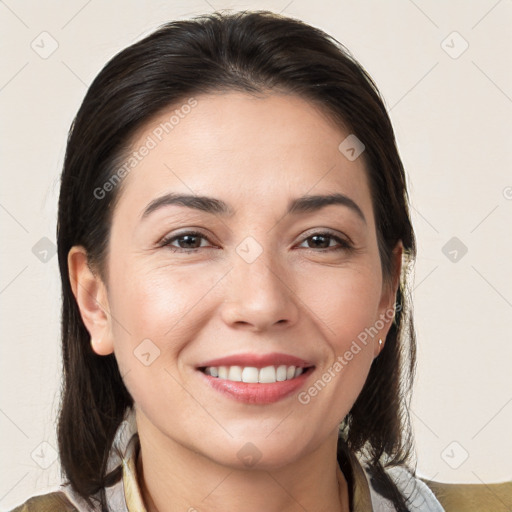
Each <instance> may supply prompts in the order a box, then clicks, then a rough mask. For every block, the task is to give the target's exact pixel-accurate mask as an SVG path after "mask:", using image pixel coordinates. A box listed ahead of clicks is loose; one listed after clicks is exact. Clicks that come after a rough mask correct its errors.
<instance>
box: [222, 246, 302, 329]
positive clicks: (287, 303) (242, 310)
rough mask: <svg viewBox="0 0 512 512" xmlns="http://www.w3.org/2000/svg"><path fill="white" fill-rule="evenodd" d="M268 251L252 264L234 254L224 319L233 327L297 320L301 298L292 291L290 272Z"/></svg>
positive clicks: (262, 326)
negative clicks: (268, 254)
mask: <svg viewBox="0 0 512 512" xmlns="http://www.w3.org/2000/svg"><path fill="white" fill-rule="evenodd" d="M265 253H266V251H264V252H263V253H262V254H261V255H260V256H259V257H258V258H257V259H256V261H253V262H252V263H247V262H246V261H244V260H243V259H242V258H240V257H235V262H234V265H233V268H232V269H231V271H230V272H229V273H228V275H227V276H226V283H225V288H224V294H225V300H224V302H223V304H222V318H223V320H224V322H225V323H226V324H228V325H229V326H231V327H237V326H238V327H241V326H243V327H245V328H246V329H249V330H251V331H265V330H268V329H271V328H272V327H273V326H282V327H284V326H288V327H290V326H291V325H293V324H295V323H296V322H297V319H298V316H299V304H300V301H299V299H298V297H297V295H296V294H295V292H294V291H293V288H292V283H291V282H290V281H291V278H290V272H285V271H284V269H283V268H282V267H280V266H279V265H277V264H276V261H275V259H274V258H272V256H271V255H270V256H265Z"/></svg>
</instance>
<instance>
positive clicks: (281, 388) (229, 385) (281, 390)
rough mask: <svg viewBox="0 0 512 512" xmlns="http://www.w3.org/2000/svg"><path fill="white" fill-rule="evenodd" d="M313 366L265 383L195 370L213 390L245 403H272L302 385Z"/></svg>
mask: <svg viewBox="0 0 512 512" xmlns="http://www.w3.org/2000/svg"><path fill="white" fill-rule="evenodd" d="M313 370H314V367H311V368H308V369H307V370H306V371H304V372H303V373H301V374H300V375H299V376H298V377H296V378H294V379H291V380H283V381H281V382H270V383H265V384H251V383H248V382H235V381H232V380H227V379H219V378H218V377H212V376H211V375H206V374H205V373H203V372H202V371H200V370H197V371H198V372H199V373H200V374H201V376H202V377H203V378H204V379H206V382H207V383H208V384H209V385H210V386H211V387H212V388H213V389H215V390H217V391H220V392H221V393H224V394H225V395H227V396H228V397H230V398H233V399H235V400H237V401H239V402H244V403H246V404H258V405H264V404H272V403H274V402H278V401H279V400H282V399H283V398H286V397H288V396H290V395H292V394H293V393H295V392H296V391H298V390H299V388H300V387H302V386H303V385H304V382H305V381H306V380H307V379H308V377H309V375H310V374H311V373H312V372H313Z"/></svg>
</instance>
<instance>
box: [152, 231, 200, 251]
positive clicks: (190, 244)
mask: <svg viewBox="0 0 512 512" xmlns="http://www.w3.org/2000/svg"><path fill="white" fill-rule="evenodd" d="M202 240H206V241H208V239H207V238H206V237H205V236H204V235H203V234H202V233H199V232H197V231H187V232H185V233H180V234H179V235H174V236H171V237H167V238H164V239H163V240H162V242H161V244H160V246H161V247H169V249H171V251H173V252H181V251H183V252H195V251H196V250H197V249H200V248H201V241H202ZM175 242H176V243H177V244H178V246H176V245H173V244H174V243H175ZM203 247H204V246H203Z"/></svg>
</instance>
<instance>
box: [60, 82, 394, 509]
mask: <svg viewBox="0 0 512 512" xmlns="http://www.w3.org/2000/svg"><path fill="white" fill-rule="evenodd" d="M196 99H197V101H198V103H197V106H195V108H193V109H192V110H191V112H190V113H189V114H188V115H186V116H184V118H183V119H181V120H180V122H179V124H178V125H176V126H175V128H174V129H173V130H172V132H170V133H169V134H168V135H166V137H165V138H164V139H163V140H162V141H161V142H159V144H158V145H157V146H156V147H155V148H154V149H152V150H151V151H150V152H149V154H148V155H147V156H146V157H145V158H144V159H143V160H142V161H141V162H139V164H138V165H137V166H136V168H135V169H134V170H133V171H132V172H131V173H130V174H129V175H128V176H127V177H126V178H125V181H124V183H123V185H122V190H121V191H120V192H121V195H120V198H119V202H118V203H117V205H116V209H115V211H114V216H113V221H112V230H111V239H110V241H109V253H108V258H107V262H106V265H107V268H106V270H107V274H106V275H108V282H103V281H102V279H101V278H100V276H99V273H98V272H94V269H93V270H91V269H90V268H89V266H88V265H87V254H86V252H85V250H84V249H83V248H82V247H78V246H77V247H74V248H73V249H72V250H71V251H70V253H69V258H68V261H69V268H70V278H71V282H72V287H73V290H74V293H75V296H76V299H77V302H78V304H79V307H80V310H81V314H82V318H83V321H84V323H85V325H86V327H87V329H88V331H89V333H90V334H91V340H92V348H93V350H94V351H95V352H96V353H97V354H98V355H100V356H103V355H107V354H111V353H114V354H115V357H116V359H117V361H118V364H119V368H120V371H121V375H123V376H124V381H125V384H126V387H127V389H128V390H129V392H130V393H131V395H132V397H133V398H134V401H135V404H136V405H135V407H136V418H137V426H138V431H139V436H140V441H141V456H140V458H139V460H138V473H139V475H138V476H139V482H140V485H141V487H142V492H143V497H144V500H145V503H146V505H147V508H148V510H149V511H150V512H151V511H155V510H158V511H159V512H163V511H171V510H173V511H174V510H188V509H189V508H190V507H195V508H196V509H197V510H209V511H213V512H215V511H221V510H223V511H225V510H246V511H247V512H251V511H261V510H267V511H276V512H277V511H287V512H291V511H299V510H301V511H303V510H304V509H305V510H308V511H348V510H349V507H348V489H347V484H346V481H345V480H344V478H343V477H342V478H340V480H339V482H338V480H337V478H336V471H337V467H338V466H337V461H336V442H337V429H338V425H339V423H340V422H341V421H342V420H343V418H344V417H345V416H346V414H347V413H348V412H349V410H350V408H351V406H352V405H353V403H354V402H355V400H356V398H357V396H358V395H359V393H360V391H361V389H362V387H363V385H364V382H365V379H366V377H367V375H368V372H369V369H370V365H371V363H372V361H373V359H374V358H375V357H376V356H378V354H379V351H380V350H381V347H380V346H379V343H378V340H379V338H381V339H382V340H385V338H386V334H387V332H388V330H389V328H390V326H391V323H390V322H386V323H385V326H384V328H383V329H381V330H380V331H379V333H378V334H377V335H376V336H375V337H374V338H370V340H369V342H368V344H367V345H366V346H364V345H361V351H360V352H359V353H358V354H357V355H355V356H354V357H353V359H352V360H351V361H350V362H349V363H348V364H347V365H346V366H344V367H343V370H342V371H340V372H337V373H336V377H335V378H333V379H332V380H331V382H330V383H329V384H328V385H327V386H325V388H324V389H322V390H321V392H319V393H318V395H317V396H315V397H314V398H312V399H311V401H310V403H308V404H307V405H303V404H301V403H300V402H299V401H298V400H297V393H295V394H293V395H292V396H290V397H287V398H285V399H283V400H280V401H278V402H276V403H272V404H269V405H257V404H245V403H240V402H236V401H234V400H233V399H231V398H228V397H226V396H224V395H223V394H221V393H219V392H218V391H215V390H213V389H211V388H210V387H209V386H207V385H205V384H204V383H203V380H202V375H199V374H198V372H197V370H196V369H195V365H197V364H198V363H200V362H202V361H206V360H208V359H213V358H218V357H222V356H225V355H232V354H238V353H242V352H244V353H246V352H251V353H255V354H262V353H269V352H284V353H287V354H291V355H295V356H298V357H302V358H303V359H306V360H308V361H312V362H313V364H314V365H315V367H316V368H315V371H314V373H313V374H312V375H310V377H309V379H308V381H307V382H306V383H305V384H304V387H303V388H301V390H299V391H304V390H306V389H307V388H308V387H309V386H311V385H312V383H314V382H315V381H316V380H317V379H318V378H319V377H320V376H321V375H322V374H323V373H324V372H326V371H327V370H328V369H329V368H331V367H332V365H333V363H334V362H335V361H336V358H337V357H338V356H341V355H343V354H344V353H345V352H346V351H347V350H348V349H349V348H350V345H351V343H352V341H353V340H355V339H357V336H358V334H359V333H361V332H362V331H364V329H365V328H367V327H370V326H373V325H374V324H375V322H376V321H377V320H378V319H379V315H381V314H382V313H384V312H386V311H387V310H389V308H393V305H394V299H395V294H396V289H397V286H398V277H399V272H400V262H401V256H402V246H401V244H400V243H399V244H398V245H397V247H396V248H395V251H394V262H395V268H396V272H395V274H394V275H393V276H390V279H383V276H382V271H381V262H380V257H379V251H378V247H377V237H376V229H375V219H374V214H373V208H372V202H371V196H370V189H369V185H368V181H367V175H366V171H365V164H364V160H363V158H362V157H359V158H357V159H356V160H355V161H349V160H348V159H347V158H345V156H344V155H343V154H342V153H341V152H340V151H339V150H338V146H339V144H340V142H341V141H343V140H344V139H345V137H347V135H348V132H345V131H343V130H342V129H341V128H340V127H338V126H336V125H334V124H333V123H332V122H331V121H330V120H329V119H328V118H327V117H326V116H324V115H323V114H322V112H320V111H319V110H318V109H317V108H316V107H315V106H314V105H312V104H311V103H310V102H307V101H306V100H303V99H301V98H299V97H296V96H290V95H278V94H275V93H274V94H268V95H260V96H258V97H255V96H252V95H248V94H243V93H238V92H229V93H223V94H215V95H214V94H210V95H201V96H197V97H196ZM174 108H175V107H173V108H169V111H166V112H164V113H162V114H161V115H159V116H158V117H157V118H155V119H154V120H152V121H151V122H150V123H148V124H147V125H146V126H145V127H144V128H143V129H142V130H140V131H139V133H138V134H137V136H136V138H135V140H134V141H133V148H139V147H140V146H141V145H142V144H144V141H146V140H147V137H148V135H151V134H152V131H153V130H154V129H155V127H156V126H158V124H159V123H160V122H163V121H165V120H168V119H169V116H170V113H172V110H174ZM168 192H179V193H186V194H199V195H208V196H212V197H215V198H218V199H222V200H223V201H225V202H226V203H228V204H229V205H230V206H231V207H232V208H233V210H234V212H235V213H234V214H233V216H231V217H222V216H220V215H212V214H210V213H206V212H200V211H196V210H192V209H189V208H185V207H183V206H179V205H170V206H166V207H163V208H160V209H158V210H156V211H154V212H153V213H152V214H150V215H149V216H148V217H147V218H145V219H142V220H141V215H142V212H143V211H144V209H145V208H146V206H147V205H148V204H149V203H150V202H151V201H153V200H154V199H155V198H157V197H160V196H161V195H164V194H166V193H168ZM332 192H339V193H342V194H345V195H346V196H348V197H350V198H351V199H352V200H353V201H354V202H355V203H356V204H357V205H358V206H359V207H360V209H361V210H362V212H363V214H364V216H365V219H366V222H364V221H362V220H361V219H360V218H359V217H358V215H357V214H356V213H355V212H353V211H352V210H351V209H349V208H348V207H346V206H342V205H330V206H326V207H324V208H322V209H320V210H318V211H315V212H309V213H302V214H299V215H291V214H290V215H285V211H286V207H287V205H288V202H289V200H290V199H293V198H296V197H299V196H302V195H306V194H308V195H313V194H315V195H316V194H328V193H332ZM187 228H190V229H192V228H193V229H194V230H198V231H201V232H202V233H203V234H204V236H205V237H206V238H204V239H203V238H197V239H194V240H192V242H190V240H189V241H188V245H187V240H186V239H185V240H184V239H183V238H182V239H175V240H174V241H173V242H172V245H173V246H174V247H175V248H182V252H172V251H171V249H170V248H169V247H160V246H159V242H160V241H161V240H162V239H163V238H164V237H166V236H168V235H173V234H178V233H183V232H186V231H187ZM326 229H328V230H329V231H332V232H333V234H334V236H339V237H340V238H342V239H343V240H350V241H351V242H352V243H353V249H346V248H344V247H343V246H340V245H339V243H338V242H337V241H336V240H335V239H334V238H329V237H326V238H325V239H321V241H320V242H321V243H320V245H318V244H317V245H315V243H314V241H312V240H311V238H310V237H311V236H312V235H313V234H315V233H319V232H320V233H321V232H323V231H325V230H326ZM248 236H251V237H253V238H254V239H255V240H256V241H257V242H258V244H259V245H260V247H261V249H262V253H261V254H260V256H259V257H258V258H257V259H256V260H255V261H254V262H252V263H248V262H247V261H245V260H244V259H243V258H242V257H240V256H239V255H238V253H237V252H236V248H237V246H238V245H239V244H240V243H241V242H242V241H243V240H244V239H245V238H246V237H248ZM322 243H323V244H324V245H322ZM189 247H190V248H193V247H198V249H197V250H196V251H195V252H190V249H188V250H189V252H188V253H187V252H186V250H187V248H189ZM318 247H320V248H326V247H328V248H329V250H328V251H327V252H325V251H324V252H322V251H321V250H320V249H319V248H318ZM336 247H341V250H339V251H335V250H333V249H334V248H336ZM145 339H149V340H151V342H152V343H154V345H156V346H157V347H158V349H159V350H160V355H159V357H157V358H156V359H155V360H154V362H152V364H150V365H149V366H145V365H144V364H142V363H141V362H140V361H139V359H137V357H135V356H134V353H133V352H134V350H135V349H136V348H137V346H138V345H139V344H140V343H141V342H142V340H145ZM247 442H251V443H253V444H254V445H255V446H256V447H257V449H258V450H259V452H260V453H261V459H260V460H259V461H258V463H257V464H256V465H254V466H252V467H247V466H245V465H244V463H243V461H242V460H241V459H240V458H239V457H238V456H237V452H238V451H239V450H240V449H241V448H242V447H243V446H244V445H245V444H246V443H247Z"/></svg>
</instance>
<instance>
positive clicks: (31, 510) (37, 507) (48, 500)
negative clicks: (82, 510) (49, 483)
mask: <svg viewBox="0 0 512 512" xmlns="http://www.w3.org/2000/svg"><path fill="white" fill-rule="evenodd" d="M11 512H79V511H78V509H77V508H76V507H75V505H73V504H72V503H71V501H70V500H69V499H68V498H67V496H66V495H65V494H64V492H62V491H53V492H48V493H46V494H41V495H39V496H32V497H31V498H29V499H28V500H27V501H25V502H24V503H22V504H21V505H19V506H17V507H16V508H14V509H13V510H11Z"/></svg>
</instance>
